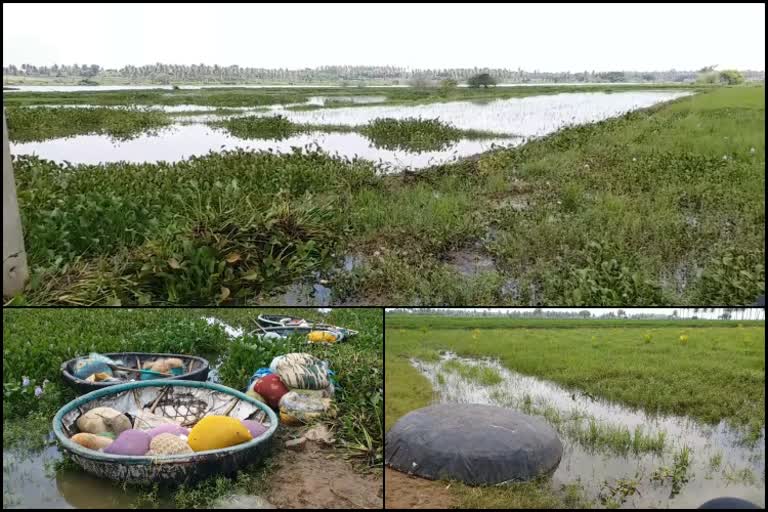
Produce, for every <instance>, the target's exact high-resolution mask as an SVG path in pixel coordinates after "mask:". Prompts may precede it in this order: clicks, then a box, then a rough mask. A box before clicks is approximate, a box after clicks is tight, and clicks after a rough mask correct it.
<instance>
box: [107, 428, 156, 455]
mask: <svg viewBox="0 0 768 512" xmlns="http://www.w3.org/2000/svg"><path fill="white" fill-rule="evenodd" d="M151 441H152V438H151V437H149V434H147V433H146V432H144V431H143V430H136V429H135V428H132V429H130V430H126V431H125V432H123V433H122V434H120V435H119V436H117V439H115V440H114V442H112V444H110V445H109V446H107V447H106V448H104V453H111V454H113V455H144V454H146V453H147V452H148V451H149V443H150V442H151Z"/></svg>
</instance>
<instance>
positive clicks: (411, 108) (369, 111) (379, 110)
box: [280, 91, 691, 136]
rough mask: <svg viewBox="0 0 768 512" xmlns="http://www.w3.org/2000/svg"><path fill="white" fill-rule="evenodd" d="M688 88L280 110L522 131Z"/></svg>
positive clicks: (339, 120)
mask: <svg viewBox="0 0 768 512" xmlns="http://www.w3.org/2000/svg"><path fill="white" fill-rule="evenodd" d="M690 94H691V93H689V92H665V91H648V92H622V93H614V94H605V93H563V94H552V95H543V96H527V97H524V98H509V99H499V100H494V101H491V102H490V103H488V104H485V105H477V104H474V103H473V102H471V101H455V102H448V103H430V104H426V105H408V106H403V105H381V106H371V107H350V108H334V109H321V110H308V111H281V112H280V114H281V115H283V116H285V117H287V118H288V119H290V120H291V121H294V122H297V123H310V124H340V125H345V126H356V125H362V124H366V123H368V122H369V121H371V120H373V119H376V118H378V117H389V118H395V119H403V118H406V117H421V118H424V119H435V118H439V119H440V120H441V121H442V122H444V123H448V124H451V125H453V126H455V127H457V128H461V129H463V130H485V131H490V132H495V133H508V134H515V135H522V136H539V135H544V134H547V133H551V132H553V131H555V130H557V129H559V128H562V127H563V126H565V125H570V124H583V123H591V122H595V121H601V120H603V119H607V118H609V117H613V116H617V115H620V114H623V113H625V112H628V111H630V110H635V109H639V108H646V107H650V106H652V105H655V104H656V103H659V102H662V101H669V100H673V99H676V98H680V97H683V96H688V95H690Z"/></svg>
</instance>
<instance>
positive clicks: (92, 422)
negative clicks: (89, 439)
mask: <svg viewBox="0 0 768 512" xmlns="http://www.w3.org/2000/svg"><path fill="white" fill-rule="evenodd" d="M131 427H132V425H131V420H130V419H128V416H126V415H125V414H123V413H121V412H120V411H116V410H115V409H113V408H111V407H95V408H93V409H91V410H89V411H87V412H86V413H85V414H83V415H82V416H80V417H79V418H78V419H77V428H78V429H80V432H86V433H89V434H101V433H103V432H112V433H113V434H115V435H117V436H119V435H120V434H121V433H123V432H124V431H126V430H128V429H130V428H131Z"/></svg>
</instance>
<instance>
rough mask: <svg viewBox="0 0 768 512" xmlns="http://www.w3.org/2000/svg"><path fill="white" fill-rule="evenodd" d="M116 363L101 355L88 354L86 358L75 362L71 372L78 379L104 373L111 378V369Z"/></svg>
mask: <svg viewBox="0 0 768 512" xmlns="http://www.w3.org/2000/svg"><path fill="white" fill-rule="evenodd" d="M115 364H116V363H115V362H114V361H113V360H111V359H110V358H108V357H107V356H103V355H101V354H97V353H95V352H92V353H90V354H88V357H83V358H81V359H78V360H77V361H75V364H74V367H73V368H72V371H73V373H74V375H75V377H77V378H78V379H83V380H85V379H87V378H88V377H90V376H91V375H94V374H97V373H106V374H107V375H109V376H110V377H111V376H112V368H111V366H110V365H112V366H114V365H115Z"/></svg>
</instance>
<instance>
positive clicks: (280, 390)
mask: <svg viewBox="0 0 768 512" xmlns="http://www.w3.org/2000/svg"><path fill="white" fill-rule="evenodd" d="M253 391H254V393H256V394H258V395H259V396H261V397H263V398H264V400H265V402H264V403H266V404H267V405H269V406H270V407H272V408H273V409H277V408H278V407H279V405H280V399H281V398H282V397H283V395H284V394H286V393H287V392H288V388H287V387H286V386H285V384H284V383H283V381H282V379H281V378H280V377H279V376H278V375H276V374H274V373H271V374H269V375H265V376H264V377H261V378H260V379H256V382H254V383H253Z"/></svg>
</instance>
